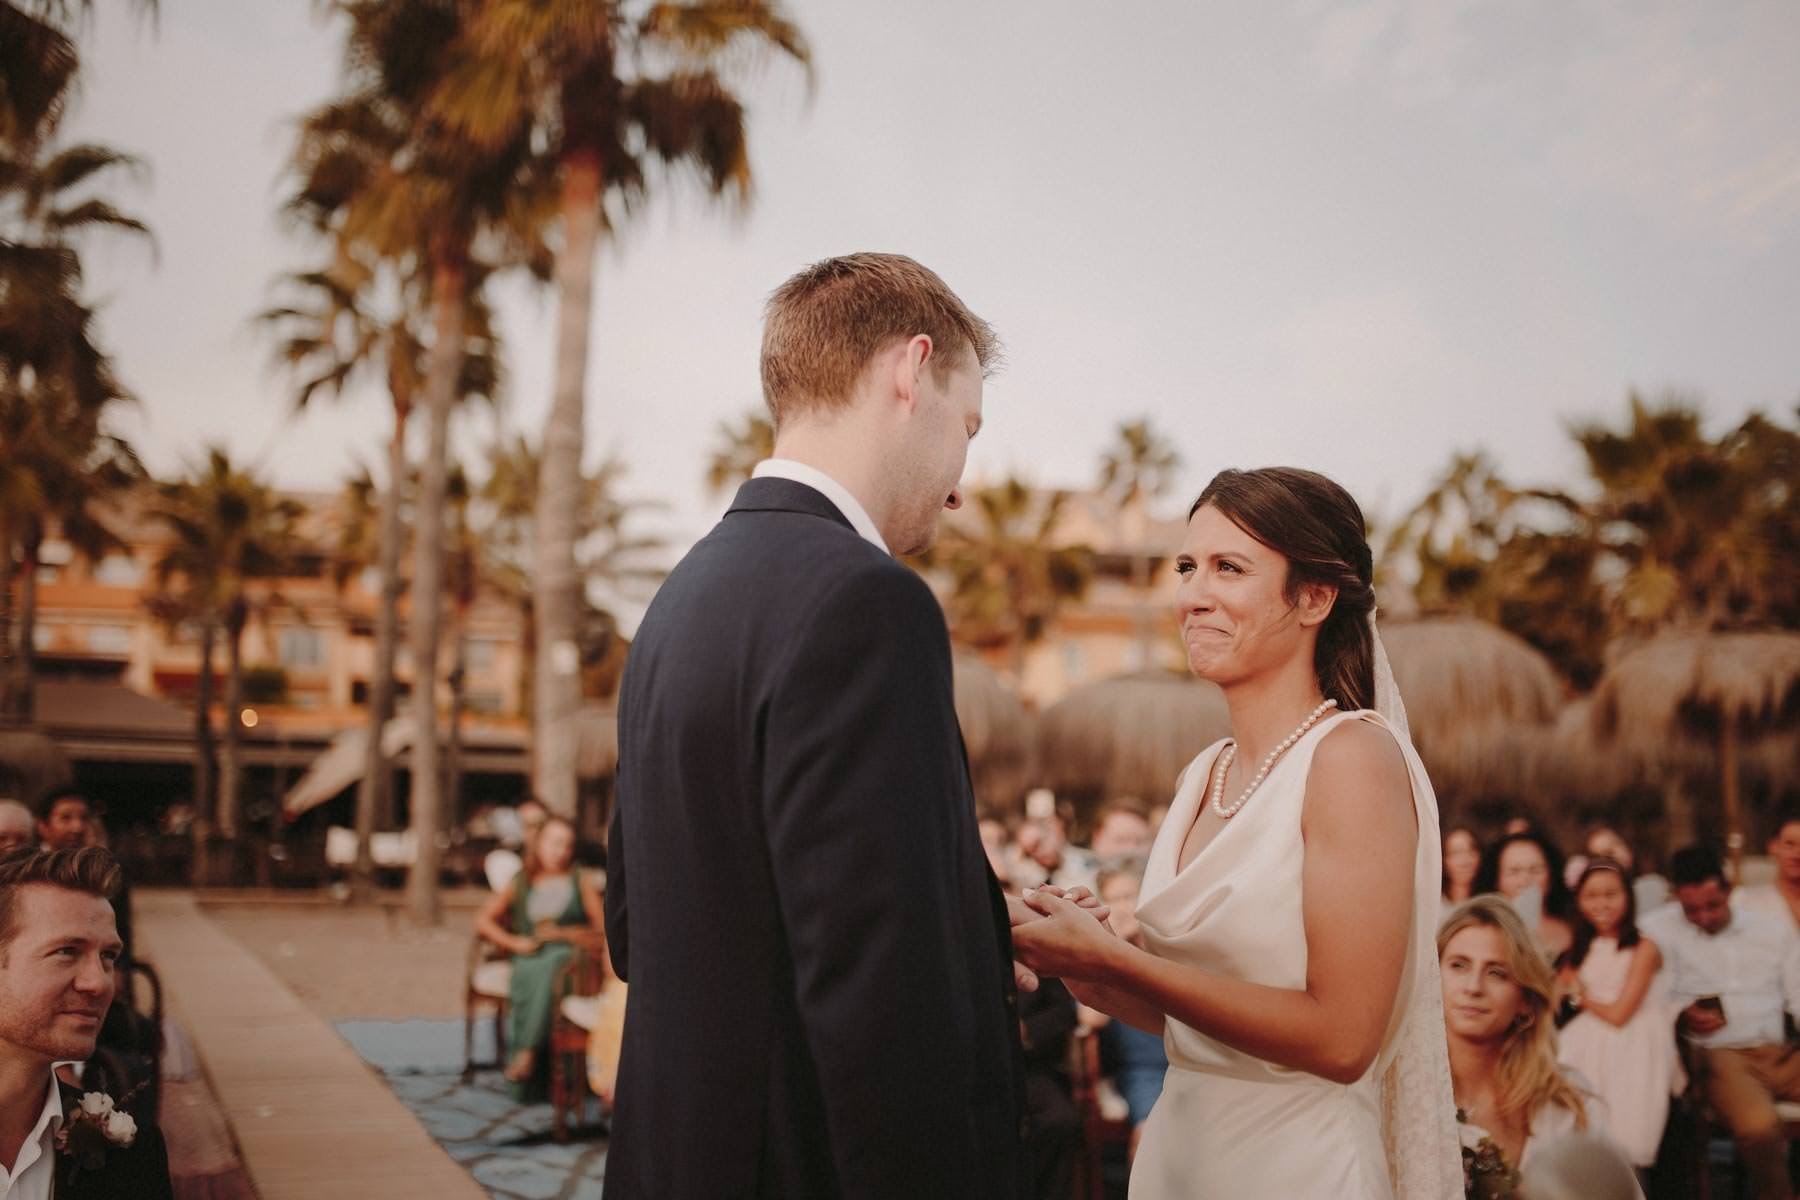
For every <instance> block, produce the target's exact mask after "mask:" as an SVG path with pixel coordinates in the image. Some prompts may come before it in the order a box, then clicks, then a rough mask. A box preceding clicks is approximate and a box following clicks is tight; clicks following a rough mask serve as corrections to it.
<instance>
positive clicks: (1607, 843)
mask: <svg viewBox="0 0 1800 1200" xmlns="http://www.w3.org/2000/svg"><path fill="white" fill-rule="evenodd" d="M1587 857H1588V858H1610V859H1612V860H1613V861H1614V862H1616V863H1618V864H1619V865H1620V866H1621V867H1623V868H1625V876H1626V878H1628V879H1630V880H1631V895H1632V900H1633V902H1634V903H1636V905H1637V910H1638V912H1639V913H1653V912H1655V911H1656V910H1657V909H1659V908H1661V907H1662V906H1663V905H1665V904H1667V903H1669V901H1670V900H1671V899H1672V896H1671V894H1670V892H1669V881H1668V880H1667V879H1664V878H1663V877H1662V876H1661V875H1658V874H1657V873H1656V872H1655V871H1653V870H1649V869H1647V868H1648V866H1649V864H1647V863H1641V862H1639V861H1638V858H1637V855H1636V854H1635V853H1633V852H1632V849H1631V843H1629V842H1627V841H1626V840H1625V839H1624V837H1622V836H1621V835H1620V834H1619V831H1618V830H1616V829H1613V828H1611V827H1610V826H1606V825H1599V826H1596V827H1595V828H1594V829H1593V830H1592V831H1590V832H1589V833H1588V836H1587ZM1582 865H1583V866H1584V867H1585V866H1586V864H1585V863H1584V864H1582ZM1580 874H1581V872H1580V871H1577V872H1575V875H1576V876H1577V877H1579V876H1580ZM1565 877H1566V876H1565ZM1571 886H1573V880H1571Z"/></svg>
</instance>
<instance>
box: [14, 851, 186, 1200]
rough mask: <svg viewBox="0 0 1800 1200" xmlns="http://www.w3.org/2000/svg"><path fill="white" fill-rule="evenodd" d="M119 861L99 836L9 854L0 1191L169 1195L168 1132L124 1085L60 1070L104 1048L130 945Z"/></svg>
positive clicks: (63, 1197)
mask: <svg viewBox="0 0 1800 1200" xmlns="http://www.w3.org/2000/svg"><path fill="white" fill-rule="evenodd" d="M118 882H119V868H118V864H117V863H116V862H114V861H113V857H112V855H111V854H109V853H108V852H107V851H105V850H102V849H99V848H98V847H83V848H80V849H67V850H45V851H42V852H37V853H34V852H32V851H30V850H22V851H17V852H15V853H14V854H13V855H11V856H10V857H8V858H6V859H5V860H4V861H0V1196H4V1197H6V1198H7V1200H50V1198H51V1197H53V1196H54V1197H55V1198H56V1200H170V1197H172V1196H173V1191H172V1189H171V1187H170V1183H169V1161H168V1155H167V1153H166V1152H165V1151H164V1148H163V1142H162V1136H161V1135H160V1134H159V1133H158V1132H157V1131H156V1130H155V1129H154V1128H150V1127H142V1128H140V1127H138V1126H137V1125H136V1123H135V1121H134V1120H133V1119H132V1118H131V1116H130V1115H129V1114H127V1113H126V1112H124V1111H123V1107H122V1105H123V1102H124V1101H125V1099H126V1098H125V1097H120V1096H112V1095H108V1094H106V1093H102V1092H92V1093H85V1094H84V1092H83V1090H82V1089H80V1088H75V1087H70V1086H69V1085H67V1084H65V1083H63V1082H61V1081H60V1080H58V1079H57V1077H56V1074H55V1068H56V1065H57V1064H58V1063H59V1062H81V1061H84V1060H86V1059H87V1058H89V1057H90V1056H91V1055H92V1054H93V1053H94V1043H95V1040H96V1039H97V1038H98V1036H99V1034H100V1023H101V1021H102V1019H103V1018H104V1017H105V1015H106V1010H107V1006H108V1005H109V1004H111V1003H112V998H113V992H114V989H115V987H116V982H117V981H116V974H115V972H116V969H117V966H118V962H119V955H120V951H121V950H122V946H121V944H120V942H119V934H118V930H117V928H116V927H115V925H114V922H113V910H112V906H111V905H110V904H109V903H108V900H109V898H110V896H111V893H112V891H113V890H114V889H115V888H116V887H117V886H118Z"/></svg>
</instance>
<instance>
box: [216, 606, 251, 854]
mask: <svg viewBox="0 0 1800 1200" xmlns="http://www.w3.org/2000/svg"><path fill="white" fill-rule="evenodd" d="M248 619H249V606H248V604H247V603H246V602H245V599H244V597H242V596H236V597H233V598H232V600H231V605H230V607H229V609H227V611H226V613H225V736H224V737H223V738H222V739H221V740H220V743H219V834H220V835H221V836H222V837H225V838H226V839H228V840H232V841H235V840H236V839H237V838H238V836H239V834H240V833H241V832H242V831H241V830H240V829H239V825H240V824H241V821H242V818H243V811H244V808H243V791H242V788H243V782H244V781H243V767H242V765H241V762H240V754H239V747H240V746H241V745H242V742H243V732H244V723H243V721H242V720H241V718H240V714H241V713H242V712H243V711H244V623H245V622H246V621H247V620H248Z"/></svg>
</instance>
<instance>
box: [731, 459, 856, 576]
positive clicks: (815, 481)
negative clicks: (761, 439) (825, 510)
mask: <svg viewBox="0 0 1800 1200" xmlns="http://www.w3.org/2000/svg"><path fill="white" fill-rule="evenodd" d="M750 477H751V478H752V479H786V480H788V481H790V482H792V483H803V484H805V485H806V486H807V487H809V488H811V489H813V491H815V492H818V493H819V494H820V495H822V496H824V497H825V498H826V499H827V500H829V501H831V503H832V504H833V505H835V506H836V507H837V510H838V511H839V512H841V513H843V514H844V518H845V520H847V521H849V522H850V526H851V528H853V529H855V530H856V532H857V535H858V536H860V537H861V538H862V539H863V540H864V541H866V542H868V543H869V544H870V545H872V546H874V547H875V548H877V549H878V550H880V551H881V552H882V553H883V554H888V553H891V551H889V550H888V544H887V540H886V539H885V538H883V537H882V536H881V530H879V529H877V528H876V527H875V522H874V521H873V520H872V519H871V518H870V517H869V513H868V510H867V509H865V508H864V507H863V506H862V504H861V503H859V502H858V501H857V499H856V497H855V496H853V495H851V494H850V489H849V488H847V487H845V486H844V485H843V484H841V483H839V482H838V481H837V480H835V479H833V478H832V477H831V476H829V475H827V474H826V473H825V472H823V471H821V470H819V469H818V468H817V467H811V466H808V465H807V464H805V463H803V462H796V461H795V460H794V459H791V458H765V459H763V461H761V462H759V463H757V464H756V470H754V471H752V472H751V473H750Z"/></svg>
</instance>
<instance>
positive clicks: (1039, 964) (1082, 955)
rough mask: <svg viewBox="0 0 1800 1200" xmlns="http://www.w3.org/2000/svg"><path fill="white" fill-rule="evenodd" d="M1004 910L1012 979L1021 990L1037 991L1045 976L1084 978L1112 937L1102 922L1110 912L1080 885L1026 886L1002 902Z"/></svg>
mask: <svg viewBox="0 0 1800 1200" xmlns="http://www.w3.org/2000/svg"><path fill="white" fill-rule="evenodd" d="M1006 911H1007V916H1008V917H1009V918H1011V921H1012V943H1013V952H1014V953H1015V954H1017V955H1018V957H1017V958H1016V959H1015V960H1014V961H1013V980H1014V982H1016V983H1017V984H1018V986H1019V990H1020V991H1025V992H1035V991H1037V989H1038V981H1039V979H1040V978H1041V977H1044V976H1049V977H1055V978H1062V977H1071V978H1076V979H1080V978H1083V977H1085V976H1087V975H1088V973H1089V972H1090V971H1091V970H1092V968H1093V966H1094V965H1095V963H1096V961H1097V960H1098V958H1099V957H1100V956H1101V955H1102V954H1104V953H1105V951H1106V949H1107V943H1108V942H1109V941H1111V940H1112V939H1113V938H1114V937H1115V936H1116V935H1115V934H1114V933H1113V931H1112V926H1111V925H1109V924H1107V919H1108V918H1109V917H1110V916H1111V915H1112V911H1111V910H1110V909H1109V908H1107V907H1106V905H1105V904H1103V903H1101V900H1100V897H1098V896H1096V895H1094V893H1093V892H1091V891H1089V890H1088V889H1087V888H1085V887H1073V888H1069V889H1068V890H1066V891H1065V890H1064V889H1062V888H1059V887H1055V886H1052V885H1050V884H1044V885H1042V886H1040V887H1035V888H1026V889H1025V891H1024V892H1023V894H1021V895H1018V896H1008V897H1007V898H1006Z"/></svg>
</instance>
